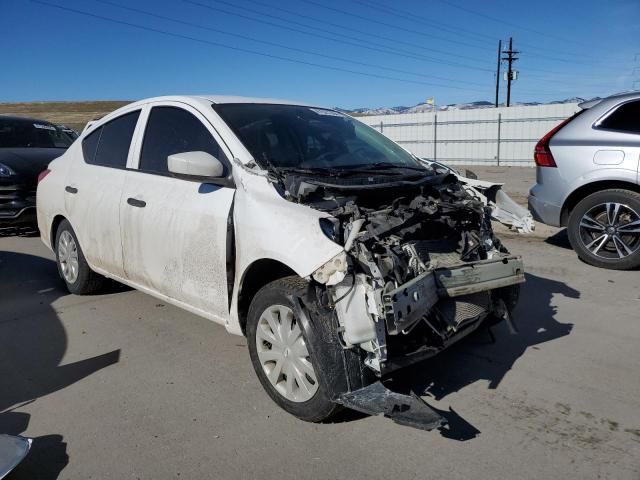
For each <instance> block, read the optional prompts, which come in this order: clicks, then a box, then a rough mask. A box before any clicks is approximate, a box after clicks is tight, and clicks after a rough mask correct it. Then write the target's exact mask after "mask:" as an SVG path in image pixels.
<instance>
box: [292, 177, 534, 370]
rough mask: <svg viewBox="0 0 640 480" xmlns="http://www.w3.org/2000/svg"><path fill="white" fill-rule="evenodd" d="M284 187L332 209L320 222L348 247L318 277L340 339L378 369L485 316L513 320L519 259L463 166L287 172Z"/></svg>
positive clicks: (441, 343)
mask: <svg viewBox="0 0 640 480" xmlns="http://www.w3.org/2000/svg"><path fill="white" fill-rule="evenodd" d="M281 194H282V195H283V196H284V197H285V198H287V199H289V200H290V201H294V202H299V203H303V204H306V205H308V206H310V207H312V208H314V209H317V210H321V211H324V212H326V213H328V214H329V215H330V216H328V217H326V218H323V219H321V220H320V224H321V228H322V230H323V232H324V233H325V235H326V236H327V237H329V238H330V239H331V240H332V241H334V242H336V243H338V244H340V245H343V246H344V251H343V252H341V253H340V254H339V255H338V256H336V257H334V258H333V259H332V260H331V261H329V262H328V263H326V264H325V265H323V266H322V267H321V268H319V269H318V270H317V271H316V272H314V274H313V275H312V278H313V281H314V282H315V283H316V285H317V286H318V288H319V289H321V290H322V291H323V292H324V296H325V301H326V303H327V304H328V306H329V308H331V309H332V310H334V311H335V314H336V317H337V324H338V328H339V331H340V333H341V338H342V341H343V347H344V348H360V349H362V350H363V351H364V352H366V353H364V355H365V359H364V362H365V364H366V365H367V366H368V367H370V368H371V369H372V370H373V371H374V372H375V373H376V374H378V375H383V374H385V373H387V372H389V371H392V370H394V369H396V368H399V367H402V366H404V365H406V364H408V363H413V362H414V361H418V360H420V359H423V358H426V357H429V356H432V355H435V354H436V353H438V352H439V351H441V350H442V349H444V348H446V347H447V346H449V345H450V344H452V343H454V342H455V341H457V340H458V339H459V338H461V337H463V336H465V335H467V334H468V333H470V332H472V331H473V330H475V329H476V328H478V327H479V326H480V324H482V323H483V321H485V320H488V321H497V320H500V319H507V320H508V321H510V320H509V318H510V317H509V314H510V311H511V309H512V308H513V307H514V306H515V303H516V301H517V296H518V288H519V287H518V284H519V283H521V282H523V281H524V272H523V265H522V261H521V259H520V257H516V256H512V255H510V254H509V252H508V251H507V249H506V248H505V247H504V246H503V245H502V243H501V242H500V240H499V239H498V238H496V236H495V235H494V232H493V229H492V225H491V218H492V207H491V206H490V205H488V204H487V201H486V198H482V195H481V194H479V193H478V191H477V190H476V189H474V188H473V187H471V186H468V185H465V184H463V183H462V182H461V181H460V180H459V179H458V178H457V177H456V175H453V174H451V173H449V172H444V173H443V172H437V171H435V169H434V170H433V174H432V175H427V176H420V177H419V178H417V179H416V177H415V175H414V176H413V178H407V179H403V180H396V178H394V177H391V178H390V177H384V176H382V178H381V177H380V176H375V177H368V178H366V177H365V178H362V179H360V180H359V181H355V182H354V179H352V178H350V179H349V182H346V181H344V180H343V179H341V178H332V179H329V178H322V177H313V178H308V177H304V176H298V175H287V176H285V177H284V178H283V181H282V183H281Z"/></svg>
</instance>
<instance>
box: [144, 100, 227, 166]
mask: <svg viewBox="0 0 640 480" xmlns="http://www.w3.org/2000/svg"><path fill="white" fill-rule="evenodd" d="M184 152H207V153H209V154H210V155H213V156H214V157H216V158H217V159H218V160H220V161H221V162H222V163H223V164H225V162H226V161H227V158H226V155H225V154H224V152H223V151H222V149H221V148H220V145H218V143H217V142H216V141H215V140H214V138H213V137H212V136H211V133H210V132H209V130H207V128H206V127H205V126H204V125H203V124H202V122H201V121H200V120H198V118H196V117H195V116H194V115H192V114H191V113H189V112H187V111H186V110H183V109H182V108H177V107H153V108H152V109H151V113H150V114H149V120H148V121H147V128H146V130H145V134H144V142H143V144H142V152H141V154H140V166H139V169H140V170H142V171H146V172H153V173H168V172H169V169H168V165H167V157H168V156H169V155H173V154H174V153H184Z"/></svg>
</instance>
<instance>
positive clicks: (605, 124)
mask: <svg viewBox="0 0 640 480" xmlns="http://www.w3.org/2000/svg"><path fill="white" fill-rule="evenodd" d="M598 128H604V129H607V130H618V131H622V132H630V133H640V101H636V102H629V103H624V104H622V105H620V106H619V107H618V108H616V109H615V110H614V111H613V112H612V113H610V114H609V115H608V116H607V117H606V118H605V119H603V120H601V121H600V122H598Z"/></svg>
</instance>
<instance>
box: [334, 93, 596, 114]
mask: <svg viewBox="0 0 640 480" xmlns="http://www.w3.org/2000/svg"><path fill="white" fill-rule="evenodd" d="M584 101H586V100H585V99H584V98H580V97H573V98H566V99H564V100H556V101H553V102H548V103H540V102H523V103H513V104H512V105H513V106H516V105H548V104H552V103H580V102H584ZM493 106H494V103H493V102H487V101H484V100H480V101H477V102H469V103H453V104H450V105H438V106H437V107H436V106H434V105H431V104H428V103H418V104H417V105H414V106H412V107H377V108H356V109H353V110H344V109H341V108H336V110H339V111H341V112H345V113H348V114H350V115H354V116H366V115H392V114H394V113H422V112H432V111H433V110H434V109H435V108H437V109H438V111H439V112H445V111H449V110H473V109H476V108H492V107H493Z"/></svg>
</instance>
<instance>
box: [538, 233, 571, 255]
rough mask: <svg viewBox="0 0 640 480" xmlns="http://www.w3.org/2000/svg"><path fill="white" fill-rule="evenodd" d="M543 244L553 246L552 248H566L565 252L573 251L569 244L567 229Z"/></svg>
mask: <svg viewBox="0 0 640 480" xmlns="http://www.w3.org/2000/svg"><path fill="white" fill-rule="evenodd" d="M544 243H547V244H549V245H553V246H554V247H560V248H566V249H567V250H573V247H571V243H570V242H569V235H568V233H567V229H566V228H563V229H562V230H558V231H557V232H556V233H554V234H553V235H551V236H550V237H548V238H546V239H545V240H544Z"/></svg>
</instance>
